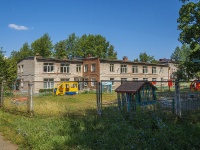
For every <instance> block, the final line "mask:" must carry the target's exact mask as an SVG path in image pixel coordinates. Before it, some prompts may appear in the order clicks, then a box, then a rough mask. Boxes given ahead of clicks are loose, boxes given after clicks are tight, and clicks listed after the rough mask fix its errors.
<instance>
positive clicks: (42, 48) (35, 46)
mask: <svg viewBox="0 0 200 150" xmlns="http://www.w3.org/2000/svg"><path fill="white" fill-rule="evenodd" d="M31 49H32V51H33V54H34V55H35V54H36V53H39V54H40V55H41V56H43V57H50V56H52V50H53V44H52V41H51V38H50V36H49V35H48V34H47V33H46V34H44V35H43V36H42V37H40V38H39V39H37V40H35V41H34V42H33V43H32V44H31Z"/></svg>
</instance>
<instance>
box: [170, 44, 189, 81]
mask: <svg viewBox="0 0 200 150" xmlns="http://www.w3.org/2000/svg"><path fill="white" fill-rule="evenodd" d="M190 52H191V49H190V47H189V45H187V44H183V45H182V46H181V47H178V46H177V47H176V48H175V50H174V52H173V53H172V55H171V59H173V60H174V61H175V62H176V63H177V64H178V70H177V72H175V73H174V76H175V77H176V78H178V79H184V80H188V79H189V78H191V77H192V73H191V69H189V68H190V67H189V66H191V62H190V61H189V55H190Z"/></svg>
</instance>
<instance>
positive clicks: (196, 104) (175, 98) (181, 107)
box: [0, 80, 200, 117]
mask: <svg viewBox="0 0 200 150" xmlns="http://www.w3.org/2000/svg"><path fill="white" fill-rule="evenodd" d="M127 82H133V81H117V80H112V81H111V80H104V81H101V82H96V81H93V82H89V81H87V82H86V81H85V82H80V81H77V83H78V91H77V93H76V95H78V96H79V97H78V96H77V98H79V99H80V101H77V100H76V99H75V98H76V97H73V96H72V95H68V96H67V95H65V94H64V95H63V97H62V96H59V97H56V96H55V93H54V91H53V89H51V88H50V89H48V90H45V89H44V86H43V82H41V83H40V84H41V85H42V86H41V87H39V89H37V90H38V91H39V92H37V93H36V92H34V90H35V89H36V87H34V86H35V84H36V83H34V82H33V83H30V82H27V83H24V85H23V89H22V88H21V89H20V90H16V88H13V83H6V82H2V83H1V84H0V88H1V90H0V91H1V92H0V107H1V108H3V109H6V110H9V111H10V112H19V113H21V112H22V113H27V112H28V114H33V112H35V111H36V113H37V111H38V110H41V109H44V111H45V110H47V109H54V110H55V111H57V112H58V113H60V110H61V107H63V111H66V114H69V113H71V112H72V110H73V111H74V112H76V113H79V112H80V111H81V110H83V107H85V108H84V110H83V111H87V113H89V112H91V113H93V114H94V113H96V114H99V115H100V114H103V113H104V112H105V111H107V110H112V111H113V110H114V111H123V110H119V97H118V95H117V93H116V92H115V90H116V89H117V88H118V87H119V86H121V85H122V84H126V83H127ZM134 82H143V81H134ZM191 83H192V82H179V83H178V84H177V85H176V83H175V81H170V82H168V81H157V82H151V84H153V86H154V87H156V103H152V104H151V103H146V104H145V103H143V105H137V104H136V103H135V102H134V101H133V103H131V104H132V105H131V106H133V105H134V107H135V109H132V110H134V111H136V112H137V111H139V110H142V111H149V110H150V111H152V110H153V111H156V110H157V111H161V112H163V113H166V112H167V113H172V114H176V115H179V116H180V117H183V116H185V115H187V114H188V113H190V112H193V111H196V110H198V109H200V89H199V91H198V90H191V89H190V88H191ZM37 84H38V83H37ZM56 84H58V83H54V87H55V85H56ZM37 88H38V87H37ZM49 96H51V97H49ZM83 97H84V98H83ZM62 99H63V100H62ZM47 101H49V103H48V102H47ZM63 101H64V102H63ZM66 101H67V102H69V103H66ZM62 102H63V103H62ZM70 102H71V103H70ZM125 102H126V100H125ZM59 103H62V104H61V105H65V106H60V105H59ZM47 104H48V105H47ZM86 104H87V105H86ZM41 105H43V106H41ZM44 105H45V106H44ZM75 105H76V106H75ZM47 107H48V108H47ZM136 108H137V109H136ZM74 109H77V110H76V111H75V110H74ZM89 109H92V111H90V110H89ZM79 110H80V111H79ZM124 111H127V109H125V110H124Z"/></svg>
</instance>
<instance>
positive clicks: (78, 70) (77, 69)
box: [76, 64, 81, 72]
mask: <svg viewBox="0 0 200 150" xmlns="http://www.w3.org/2000/svg"><path fill="white" fill-rule="evenodd" d="M76 72H81V65H79V64H78V65H76Z"/></svg>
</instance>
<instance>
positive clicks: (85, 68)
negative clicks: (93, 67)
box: [84, 64, 88, 72]
mask: <svg viewBox="0 0 200 150" xmlns="http://www.w3.org/2000/svg"><path fill="white" fill-rule="evenodd" d="M84 72H88V64H85V65H84Z"/></svg>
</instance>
